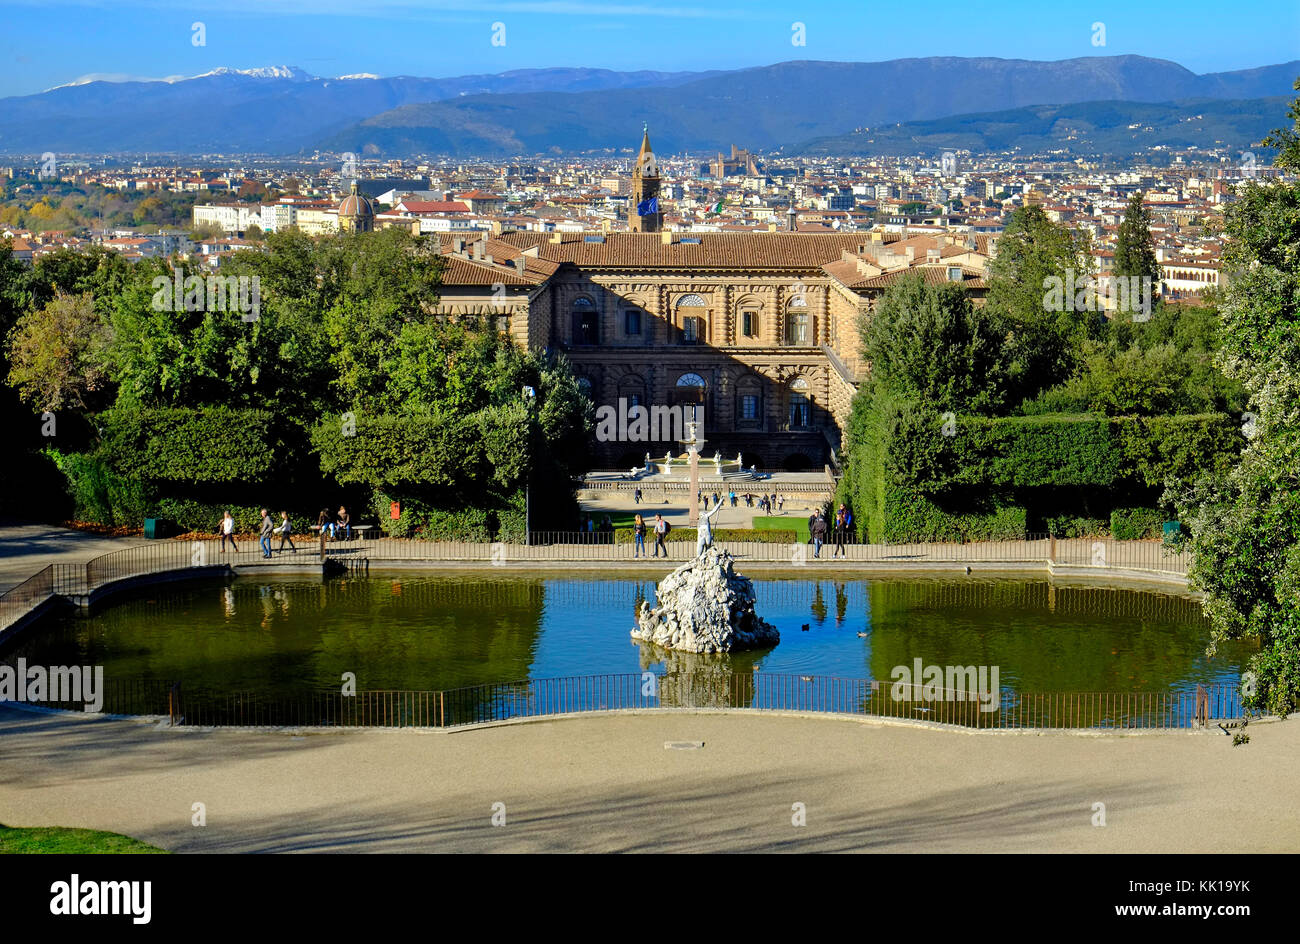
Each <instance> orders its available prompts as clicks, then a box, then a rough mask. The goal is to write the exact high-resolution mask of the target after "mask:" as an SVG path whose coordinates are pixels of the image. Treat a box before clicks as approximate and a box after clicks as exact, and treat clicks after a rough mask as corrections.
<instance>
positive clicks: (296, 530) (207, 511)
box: [148, 498, 316, 541]
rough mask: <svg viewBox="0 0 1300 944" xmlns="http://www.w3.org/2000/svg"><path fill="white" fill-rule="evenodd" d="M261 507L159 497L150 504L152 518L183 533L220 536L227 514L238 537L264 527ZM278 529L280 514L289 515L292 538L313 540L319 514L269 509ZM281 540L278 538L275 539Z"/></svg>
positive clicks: (289, 509) (299, 510) (295, 539)
mask: <svg viewBox="0 0 1300 944" xmlns="http://www.w3.org/2000/svg"><path fill="white" fill-rule="evenodd" d="M263 507H264V506H260V505H237V504H220V503H215V502H202V501H195V500H194V499H189V498H159V499H156V500H155V501H153V502H151V503H150V504H149V515H148V517H150V518H160V519H162V520H163V521H167V522H169V523H171V524H173V525H175V526H176V527H177V528H179V529H180V530H181V531H193V532H196V533H199V534H217V533H219V529H220V527H221V519H222V516H223V515H224V513H225V512H227V511H228V512H230V516H231V517H232V518H234V519H235V533H236V534H255V533H257V532H258V531H259V530H260V529H261V526H262V508H263ZM267 510H268V511H270V512H271V519H272V520H273V521H274V522H275V526H276V527H277V528H278V527H279V526H280V512H281V511H287V512H289V522H290V524H292V525H293V532H292V534H291V535H290V537H291V538H292V539H293V540H294V541H298V539H299V538H301V539H303V540H310V539H311V538H312V537H313V536H314V535H313V533H312V532H311V530H310V528H311V526H312V525H314V524H315V523H316V515H315V514H312V513H310V512H305V511H303V510H302V509H298V510H296V511H295V510H294V509H291V508H283V509H282V508H268V509H267ZM276 540H277V541H278V540H279V539H278V538H277V539H276Z"/></svg>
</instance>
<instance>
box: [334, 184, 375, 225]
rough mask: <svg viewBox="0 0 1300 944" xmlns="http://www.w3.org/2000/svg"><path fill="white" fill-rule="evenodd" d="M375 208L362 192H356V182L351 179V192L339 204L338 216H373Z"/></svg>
mask: <svg viewBox="0 0 1300 944" xmlns="http://www.w3.org/2000/svg"><path fill="white" fill-rule="evenodd" d="M374 215H375V209H374V207H372V206H371V205H370V201H369V200H367V199H366V198H365V197H364V196H363V195H362V194H360V193H358V192H357V182H356V181H355V180H354V181H352V192H351V193H350V194H348V195H347V196H346V197H344V198H343V202H342V203H340V204H339V217H340V218H342V217H353V218H362V217H373V216H374Z"/></svg>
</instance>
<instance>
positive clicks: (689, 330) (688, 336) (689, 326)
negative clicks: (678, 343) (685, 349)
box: [682, 318, 696, 344]
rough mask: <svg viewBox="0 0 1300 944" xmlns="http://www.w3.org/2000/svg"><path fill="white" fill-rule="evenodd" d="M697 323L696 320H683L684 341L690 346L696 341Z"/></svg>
mask: <svg viewBox="0 0 1300 944" xmlns="http://www.w3.org/2000/svg"><path fill="white" fill-rule="evenodd" d="M695 321H696V319H694V318H683V319H682V340H683V341H685V342H686V343H688V344H690V343H693V342H694V341H695V338H696V335H695Z"/></svg>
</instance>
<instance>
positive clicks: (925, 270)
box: [848, 266, 987, 288]
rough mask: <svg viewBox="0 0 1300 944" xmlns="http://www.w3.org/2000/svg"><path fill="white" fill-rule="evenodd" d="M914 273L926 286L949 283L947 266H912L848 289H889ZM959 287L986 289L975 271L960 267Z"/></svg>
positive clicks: (861, 281)
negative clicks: (922, 279) (921, 278)
mask: <svg viewBox="0 0 1300 944" xmlns="http://www.w3.org/2000/svg"><path fill="white" fill-rule="evenodd" d="M914 272H920V273H921V275H922V276H923V277H924V278H925V284H926V285H942V284H944V283H945V282H947V281H949V279H948V267H947V266H913V267H912V268H910V269H897V270H895V271H893V272H886V273H884V274H883V275H877V276H875V277H874V278H867V279H860V280H858V282H857V283H856V284H853V285H849V286H848V287H849V288H889V286H891V285H893V284H894V283H895V282H897V281H898V280H899V279H901V278H905V277H906V276H908V275H911V274H912V273H914ZM961 274H962V280H961V283H960V284H961V286H962V288H986V287H987V286H986V284H985V282H984V277H983V275H982V274H981V273H979V272H978V271H976V270H975V269H968V268H966V267H965V266H962V267H961Z"/></svg>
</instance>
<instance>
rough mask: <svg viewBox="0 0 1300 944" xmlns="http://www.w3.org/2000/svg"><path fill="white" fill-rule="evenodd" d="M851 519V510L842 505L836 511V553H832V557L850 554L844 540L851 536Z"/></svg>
mask: <svg viewBox="0 0 1300 944" xmlns="http://www.w3.org/2000/svg"><path fill="white" fill-rule="evenodd" d="M850 519H851V516H850V515H849V510H848V509H847V508H845V507H844V506H843V505H840V510H839V511H837V512H835V553H834V554H832V555H831V556H832V557H839V556H841V555H843V556H844V557H848V556H849V555H848V552H847V551H845V550H844V542H845V540H847V539H848V536H849V521H850Z"/></svg>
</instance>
